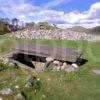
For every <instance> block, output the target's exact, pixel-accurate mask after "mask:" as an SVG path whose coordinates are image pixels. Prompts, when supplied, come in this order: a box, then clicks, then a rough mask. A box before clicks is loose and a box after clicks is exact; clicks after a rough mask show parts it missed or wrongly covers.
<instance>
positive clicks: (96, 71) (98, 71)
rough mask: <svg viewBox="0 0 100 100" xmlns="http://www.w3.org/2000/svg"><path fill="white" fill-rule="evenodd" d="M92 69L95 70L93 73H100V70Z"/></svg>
mask: <svg viewBox="0 0 100 100" xmlns="http://www.w3.org/2000/svg"><path fill="white" fill-rule="evenodd" d="M92 71H93V73H95V74H97V75H100V70H98V69H94V70H92Z"/></svg>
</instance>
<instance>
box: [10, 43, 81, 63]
mask: <svg viewBox="0 0 100 100" xmlns="http://www.w3.org/2000/svg"><path fill="white" fill-rule="evenodd" d="M11 50H12V52H14V53H23V54H29V55H36V56H41V57H52V58H53V59H57V60H61V61H69V62H76V61H77V59H78V58H80V56H81V52H79V51H78V50H76V49H71V48H64V47H60V46H54V45H40V44H32V43H20V44H15V45H13V46H12V47H11Z"/></svg>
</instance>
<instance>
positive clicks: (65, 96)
mask: <svg viewBox="0 0 100 100" xmlns="http://www.w3.org/2000/svg"><path fill="white" fill-rule="evenodd" d="M0 41H1V42H0V53H1V54H2V53H5V52H7V51H9V48H10V46H11V45H12V44H14V43H21V42H30V43H36V44H48V45H51V44H52V45H58V46H62V47H68V48H76V49H79V50H82V51H83V58H84V59H87V60H88V62H87V63H86V64H85V65H83V66H82V67H81V68H80V69H79V70H78V72H75V73H67V72H64V71H59V72H54V71H45V72H42V73H33V72H31V71H27V70H25V69H21V68H19V69H16V68H13V67H11V66H7V65H5V66H6V69H5V70H4V71H1V72H0V80H1V81H2V82H0V90H1V89H2V88H4V87H5V86H8V87H9V86H10V83H12V82H13V81H14V80H15V79H16V77H19V80H18V82H15V83H14V84H12V85H11V87H12V88H13V89H14V90H15V92H14V94H13V95H15V94H16V93H18V92H19V91H23V92H24V93H25V94H26V95H27V100H100V95H99V93H100V76H98V75H95V74H93V73H92V71H91V70H92V69H96V68H97V69H100V42H86V41H67V40H29V39H17V38H16V39H12V38H8V37H6V36H5V37H4V36H0ZM30 74H33V75H35V76H37V77H38V78H40V82H41V85H40V88H39V90H37V91H35V89H34V88H32V89H26V88H24V86H25V83H26V77H27V76H28V75H30ZM12 75H14V76H13V77H12ZM4 81H6V82H5V83H3V82H4ZM18 84H19V86H20V88H19V89H15V85H18ZM5 98H8V100H13V96H11V95H10V96H7V97H5Z"/></svg>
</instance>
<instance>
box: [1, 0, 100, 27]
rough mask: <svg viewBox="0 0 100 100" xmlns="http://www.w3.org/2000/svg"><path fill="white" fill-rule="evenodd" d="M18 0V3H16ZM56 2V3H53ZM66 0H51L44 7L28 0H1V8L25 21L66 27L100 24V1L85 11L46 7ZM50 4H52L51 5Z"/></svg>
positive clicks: (11, 15) (8, 14) (9, 14)
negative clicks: (67, 11) (44, 22)
mask: <svg viewBox="0 0 100 100" xmlns="http://www.w3.org/2000/svg"><path fill="white" fill-rule="evenodd" d="M16 2H17V3H16ZM54 2H56V4H54V5H52V4H53V3H54ZM63 2H64V0H54V1H51V2H49V3H48V4H47V5H48V6H47V5H46V6H45V7H44V8H43V7H40V6H35V5H32V4H29V3H26V0H17V1H14V0H9V2H8V0H7V3H6V5H5V4H4V2H3V1H2V2H1V1H0V3H2V5H1V6H0V10H1V11H2V12H4V13H5V14H6V15H7V16H9V17H11V18H13V17H17V18H19V19H20V20H23V21H35V22H39V21H48V22H51V23H55V24H57V25H58V26H59V27H62V28H66V27H71V26H75V25H81V26H84V27H94V26H97V25H100V2H97V3H95V4H92V5H91V7H90V9H89V10H87V11H84V12H78V11H72V12H69V13H64V12H63V11H56V10H53V9H51V10H50V9H48V8H46V7H50V6H52V7H53V6H58V5H59V4H61V3H63ZM49 4H50V5H49Z"/></svg>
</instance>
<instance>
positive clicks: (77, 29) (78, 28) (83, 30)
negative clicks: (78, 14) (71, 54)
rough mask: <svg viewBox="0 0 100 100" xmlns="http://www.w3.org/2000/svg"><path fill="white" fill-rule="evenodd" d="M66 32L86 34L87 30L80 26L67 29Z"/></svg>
mask: <svg viewBox="0 0 100 100" xmlns="http://www.w3.org/2000/svg"><path fill="white" fill-rule="evenodd" d="M68 30H71V31H74V32H87V30H88V29H86V28H84V27H82V26H74V27H72V28H68Z"/></svg>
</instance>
